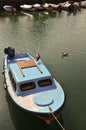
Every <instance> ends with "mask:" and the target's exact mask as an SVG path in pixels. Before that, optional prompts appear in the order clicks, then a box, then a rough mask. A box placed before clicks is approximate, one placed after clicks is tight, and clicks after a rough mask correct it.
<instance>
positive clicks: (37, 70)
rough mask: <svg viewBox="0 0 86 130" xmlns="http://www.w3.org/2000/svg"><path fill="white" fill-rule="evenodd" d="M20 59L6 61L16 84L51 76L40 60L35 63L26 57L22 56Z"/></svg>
mask: <svg viewBox="0 0 86 130" xmlns="http://www.w3.org/2000/svg"><path fill="white" fill-rule="evenodd" d="M24 55H25V54H24ZM22 56H23V55H22ZM19 58H20V57H19ZM21 58H22V57H21ZM21 58H20V59H21ZM20 59H19V60H18V56H16V57H15V59H9V60H8V64H9V69H10V70H11V72H12V74H13V76H14V78H15V80H16V82H17V83H18V82H24V81H29V80H34V79H39V78H43V77H50V76H51V74H50V72H49V71H48V69H47V68H46V67H45V65H44V64H43V63H42V62H41V60H39V61H37V62H36V61H35V60H34V59H31V57H29V56H27V55H26V57H25V56H23V59H22V60H20ZM10 63H11V64H10Z"/></svg>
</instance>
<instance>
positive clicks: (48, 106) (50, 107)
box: [48, 106, 65, 130]
mask: <svg viewBox="0 0 86 130" xmlns="http://www.w3.org/2000/svg"><path fill="white" fill-rule="evenodd" d="M48 108H49V111H50V114H51V115H52V116H53V118H54V119H55V120H56V122H57V123H58V124H59V125H60V127H61V128H62V129H63V130H65V128H64V127H63V126H62V124H61V123H60V122H59V120H58V119H57V118H56V116H55V115H54V113H53V112H52V109H51V107H50V106H48Z"/></svg>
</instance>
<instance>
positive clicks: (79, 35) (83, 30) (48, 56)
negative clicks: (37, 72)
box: [0, 10, 86, 130]
mask: <svg viewBox="0 0 86 130" xmlns="http://www.w3.org/2000/svg"><path fill="white" fill-rule="evenodd" d="M8 46H12V47H14V48H15V49H16V52H30V53H31V54H33V56H35V53H36V51H37V50H39V52H40V55H41V59H42V60H43V62H44V63H45V64H46V66H47V67H48V69H49V70H50V71H51V73H52V75H53V76H54V77H55V78H56V79H57V81H58V82H59V83H60V84H61V85H62V87H63V89H64V91H65V94H66V105H65V108H64V109H63V111H62V114H61V118H60V122H61V123H62V124H63V126H64V128H65V129H66V130H86V10H81V11H80V12H78V13H77V14H76V15H75V14H73V13H71V14H68V13H67V12H62V13H60V14H59V13H58V12H57V13H53V14H50V15H47V14H42V13H38V14H37V13H36V14H33V17H30V16H26V15H24V14H22V13H18V14H14V15H11V14H9V13H3V12H0V49H1V51H0V66H1V67H0V72H1V74H0V84H1V85H0V130H6V129H8V130H16V129H17V130H35V129H41V128H42V129H44V130H61V128H60V127H59V125H58V124H57V123H56V122H54V123H53V124H51V126H49V127H48V126H46V125H45V124H44V123H43V122H42V123H40V124H38V122H34V118H33V117H31V120H28V114H27V113H25V112H22V111H21V110H19V109H18V108H17V107H16V106H15V105H14V104H12V103H11V101H10V99H9V97H8V96H7V94H6V92H5V90H4V88H3V76H2V65H3V56H4V53H3V50H4V48H5V47H8ZM62 52H68V53H69V56H68V57H64V58H61V57H62ZM32 122H33V123H32Z"/></svg>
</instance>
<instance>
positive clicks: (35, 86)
mask: <svg viewBox="0 0 86 130" xmlns="http://www.w3.org/2000/svg"><path fill="white" fill-rule="evenodd" d="M4 52H5V56H4V64H3V75H4V87H5V89H6V90H7V92H8V94H9V95H10V97H11V99H12V100H13V102H14V103H15V104H16V105H17V106H18V107H19V108H21V109H22V110H25V111H27V112H28V113H29V114H32V115H34V120H35V117H36V119H37V118H38V119H40V120H42V121H44V122H46V123H47V124H50V123H51V122H52V121H54V120H55V119H58V118H59V116H60V114H61V111H62V109H63V108H64V104H65V93H64V91H63V88H62V87H61V85H60V84H59V83H58V82H57V81H56V79H55V78H54V77H53V76H52V75H51V73H50V71H49V70H48V69H47V67H46V66H45V65H44V63H43V62H42V60H41V58H40V56H39V58H38V57H37V55H36V58H34V57H33V56H32V55H31V54H29V53H26V52H25V53H20V54H16V53H15V49H13V48H11V47H8V48H5V49H4Z"/></svg>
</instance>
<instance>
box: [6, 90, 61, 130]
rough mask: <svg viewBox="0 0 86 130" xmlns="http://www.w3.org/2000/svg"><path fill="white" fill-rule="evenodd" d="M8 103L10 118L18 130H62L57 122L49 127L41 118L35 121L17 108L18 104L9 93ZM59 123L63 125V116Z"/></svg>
mask: <svg viewBox="0 0 86 130" xmlns="http://www.w3.org/2000/svg"><path fill="white" fill-rule="evenodd" d="M6 101H7V103H8V108H9V112H10V116H11V119H12V122H13V124H14V127H15V128H16V130H34V129H41V128H42V129H44V130H62V128H61V127H60V126H59V124H57V122H56V121H54V122H52V123H51V124H50V125H47V124H46V123H45V122H44V121H42V120H40V119H39V118H35V120H34V117H33V116H32V115H30V114H29V113H27V112H25V111H23V110H21V109H20V108H19V107H18V106H16V104H15V103H14V102H13V101H12V99H11V98H10V96H9V94H8V93H7V92H6ZM59 121H60V122H61V124H62V125H63V120H62V116H60V118H59Z"/></svg>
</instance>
